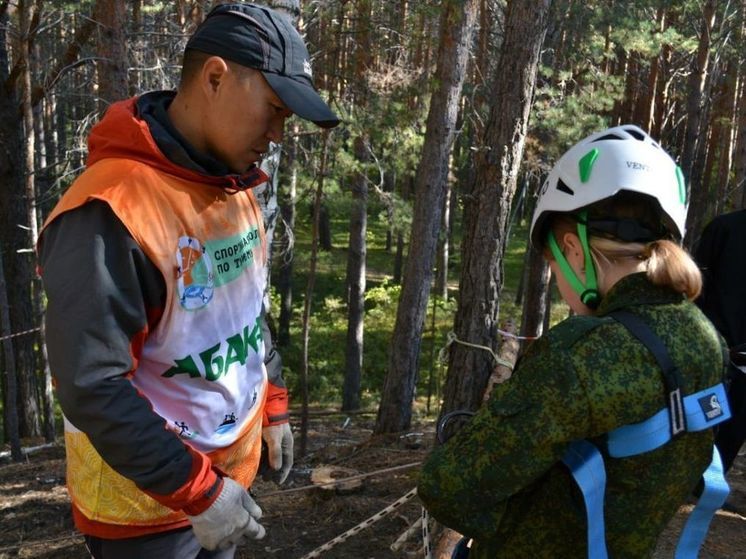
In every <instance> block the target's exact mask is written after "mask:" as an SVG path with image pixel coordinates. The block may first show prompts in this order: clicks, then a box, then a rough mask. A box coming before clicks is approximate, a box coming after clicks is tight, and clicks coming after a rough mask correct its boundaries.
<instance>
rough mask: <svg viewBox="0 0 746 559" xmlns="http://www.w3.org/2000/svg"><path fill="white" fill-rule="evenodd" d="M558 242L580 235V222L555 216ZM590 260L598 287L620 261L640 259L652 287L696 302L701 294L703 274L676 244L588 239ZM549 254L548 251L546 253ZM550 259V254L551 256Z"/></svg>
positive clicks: (553, 225)
mask: <svg viewBox="0 0 746 559" xmlns="http://www.w3.org/2000/svg"><path fill="white" fill-rule="evenodd" d="M551 227H552V229H553V230H554V234H555V236H556V237H557V239H561V238H562V236H563V235H564V234H565V233H574V234H577V221H576V220H575V219H573V218H572V217H570V216H568V215H562V214H556V215H555V216H554V218H553V219H552V224H551ZM588 243H589V245H590V248H591V257H592V258H593V263H594V265H595V266H596V275H597V276H598V280H599V284H601V283H602V282H603V277H604V272H605V270H607V269H608V268H609V267H610V266H614V265H616V263H617V261H618V260H620V259H637V260H639V261H640V263H641V264H642V266H641V268H642V269H641V271H644V272H645V274H646V275H647V278H648V280H649V281H650V282H651V283H652V284H653V285H658V286H661V287H668V288H670V289H672V290H674V291H675V292H677V293H681V294H683V295H686V297H687V298H688V299H689V300H693V299H696V298H697V296H698V295H699V294H700V292H701V291H702V273H701V272H700V270H699V268H698V267H697V264H695V262H694V260H693V259H692V257H691V256H690V255H689V253H688V252H687V251H686V250H685V249H684V248H682V247H681V246H679V245H678V244H677V243H675V242H674V241H670V240H668V239H658V240H656V241H652V242H649V243H629V242H624V241H619V240H616V239H609V238H606V237H600V236H597V235H593V234H591V235H589V238H588ZM547 252H548V251H545V253H547ZM548 256H549V257H550V258H551V254H548Z"/></svg>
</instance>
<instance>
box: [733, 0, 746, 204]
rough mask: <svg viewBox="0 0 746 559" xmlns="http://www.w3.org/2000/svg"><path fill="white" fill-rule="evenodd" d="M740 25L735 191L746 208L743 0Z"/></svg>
mask: <svg viewBox="0 0 746 559" xmlns="http://www.w3.org/2000/svg"><path fill="white" fill-rule="evenodd" d="M739 21H740V25H739V26H738V35H737V40H736V45H737V46H738V49H739V50H738V52H740V53H741V55H740V56H739V60H738V76H739V82H740V83H741V88H740V89H741V94H740V98H739V101H738V127H737V128H736V130H737V133H736V149H735V153H734V154H733V167H734V171H735V173H734V181H735V183H734V184H735V186H734V189H735V191H736V196H735V198H736V200H737V201H738V202H740V206H738V203H737V204H736V205H737V206H738V207H741V208H746V56H744V55H743V51H744V46H746V0H741V7H740V18H739Z"/></svg>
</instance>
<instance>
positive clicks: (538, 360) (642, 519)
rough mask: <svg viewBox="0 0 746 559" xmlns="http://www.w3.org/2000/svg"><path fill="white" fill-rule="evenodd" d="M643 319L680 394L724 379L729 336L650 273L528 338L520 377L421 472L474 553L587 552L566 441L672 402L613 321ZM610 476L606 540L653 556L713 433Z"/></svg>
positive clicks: (426, 495)
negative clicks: (592, 308)
mask: <svg viewBox="0 0 746 559" xmlns="http://www.w3.org/2000/svg"><path fill="white" fill-rule="evenodd" d="M617 309H627V310H629V311H631V312H634V313H636V314H637V315H638V316H640V317H641V318H642V319H643V320H645V322H647V324H648V325H649V326H650V328H651V329H652V330H653V332H655V333H656V334H657V335H658V336H659V337H660V338H661V340H662V341H663V343H664V344H665V345H666V347H667V349H668V351H669V353H670V356H671V358H672V359H673V361H674V363H675V364H676V365H678V367H679V368H680V370H681V374H682V378H683V392H684V395H687V394H691V393H693V392H696V391H699V390H702V389H704V388H706V387H708V386H711V385H713V384H716V383H718V382H720V381H721V380H722V376H723V372H724V368H723V353H722V352H723V347H724V346H723V342H722V339H721V338H720V336H719V335H718V333H717V332H716V330H715V328H714V327H713V326H712V324H711V323H710V322H709V321H708V320H707V318H705V316H704V315H703V314H702V313H701V312H700V311H699V309H697V307H696V306H694V305H693V304H691V303H689V302H688V301H686V300H685V299H684V297H683V296H682V295H679V294H677V293H674V292H673V291H671V290H669V289H666V288H661V287H656V286H654V285H652V284H651V283H650V282H649V281H648V280H647V279H646V277H645V275H644V274H634V275H631V276H627V277H625V278H623V279H622V280H620V281H619V282H618V283H617V284H616V285H615V286H614V287H613V288H612V289H611V290H610V292H609V293H608V294H607V295H606V297H605V298H604V300H603V301H602V303H601V306H600V307H599V308H598V311H597V313H596V316H594V317H581V316H575V317H571V318H568V319H567V320H564V321H563V322H561V323H560V324H558V325H557V326H555V327H554V328H552V329H551V330H549V332H547V333H546V335H544V336H543V337H542V338H541V339H539V340H537V341H536V342H534V343H533V345H532V346H531V347H530V348H529V350H528V351H527V353H526V355H525V356H524V358H523V359H522V360H521V361H520V362H519V364H518V366H517V367H516V371H515V373H514V375H513V377H512V378H511V379H510V380H509V381H508V382H506V383H504V384H502V385H498V386H497V387H495V390H494V391H493V394H492V397H491V398H490V400H489V401H488V402H487V403H486V404H485V405H484V406H483V407H482V408H481V409H480V410H479V411H478V412H477V414H476V415H475V416H474V417H473V418H472V419H471V421H470V422H469V423H468V424H466V425H465V426H464V427H463V428H462V429H461V430H460V431H459V432H458V433H457V434H456V435H455V436H454V437H452V438H451V440H449V441H448V442H447V443H446V444H444V445H443V446H440V447H438V448H436V449H435V450H434V451H433V452H432V454H431V455H430V456H429V458H428V459H427V461H426V463H425V464H424V466H423V469H422V473H421V477H420V481H419V487H418V490H419V495H420V498H421V499H422V501H423V502H424V503H425V506H426V507H427V508H428V510H429V511H430V512H431V514H432V515H433V516H434V517H435V518H436V519H437V520H439V521H440V522H442V523H443V524H445V525H447V526H449V527H451V528H453V529H454V530H458V531H459V532H461V533H462V534H464V535H466V536H469V537H472V538H474V540H475V544H474V545H473V546H472V550H471V555H470V558H471V559H478V558H490V559H495V558H501V559H502V558H512V557H520V558H526V557H530V558H531V559H539V558H544V557H546V558H551V559H561V558H573V559H578V558H582V557H585V556H587V551H588V550H587V541H586V520H585V507H584V504H583V500H582V495H581V493H580V491H579V489H578V488H577V486H576V485H575V482H574V481H573V479H572V477H571V476H570V474H569V472H568V470H567V468H566V467H565V466H564V465H563V464H562V463H561V462H560V459H561V457H562V455H563V454H564V453H565V450H566V449H567V446H568V444H569V443H570V442H572V441H574V440H577V439H589V440H591V441H592V442H594V443H596V444H597V445H599V447H600V448H602V449H603V445H602V443H603V440H604V434H605V433H607V432H609V431H611V430H612V429H615V428H617V427H620V426H622V425H627V424H630V423H637V422H640V421H643V420H645V419H647V418H649V417H650V416H652V415H653V414H655V413H656V412H658V411H659V410H660V409H662V408H663V407H664V406H665V389H664V385H663V377H662V373H661V371H660V369H659V368H658V365H657V364H656V362H655V359H654V358H653V356H652V354H651V353H650V351H649V350H648V349H647V348H646V347H645V346H643V345H642V344H641V343H640V342H639V341H638V340H637V339H636V338H634V337H633V335H632V334H631V333H630V332H629V331H627V329H626V328H625V327H624V326H622V325H621V324H619V323H618V322H616V321H615V320H613V319H612V318H610V317H607V316H606V317H605V316H604V315H606V314H607V313H609V312H611V311H613V310H617ZM602 453H603V456H604V461H605V464H606V471H607V487H606V497H605V520H606V541H607V546H608V550H609V556H610V557H614V558H635V559H639V558H641V557H650V556H651V555H652V553H653V550H654V548H655V545H656V540H657V537H658V535H659V534H660V532H661V531H662V530H663V528H664V527H665V526H666V524H667V523H668V521H669V520H670V519H671V517H672V516H673V515H674V513H675V512H676V510H677V509H678V507H679V505H681V504H682V503H683V502H684V500H685V499H686V497H687V496H688V495H689V494H691V492H692V490H693V489H694V487H695V486H696V485H697V482H698V481H699V479H700V476H701V474H702V472H703V471H704V470H705V468H706V467H707V466H708V464H709V462H710V459H711V455H712V433H711V431H709V430H708V431H703V432H699V433H685V434H684V435H682V436H680V437H677V438H676V439H675V440H673V441H671V442H669V443H668V444H666V445H664V446H663V447H661V448H659V449H656V450H654V451H651V452H649V453H646V454H642V455H638V456H633V457H630V458H623V459H613V458H610V457H609V456H608V454H607V453H606V452H605V451H603V450H602Z"/></svg>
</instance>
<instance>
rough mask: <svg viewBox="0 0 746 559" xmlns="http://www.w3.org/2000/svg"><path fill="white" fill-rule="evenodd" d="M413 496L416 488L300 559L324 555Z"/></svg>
mask: <svg viewBox="0 0 746 559" xmlns="http://www.w3.org/2000/svg"><path fill="white" fill-rule="evenodd" d="M415 495H417V488H416V487H415V488H414V489H412V490H411V491H410V492H409V493H407V494H406V495H404V496H403V497H400V498H399V499H397V500H396V501H394V502H393V503H391V504H390V505H389V506H387V507H386V508H385V509H383V510H381V511H379V512H377V513H376V514H374V515H373V516H371V517H370V518H368V519H366V520H363V521H362V522H361V523H360V524H358V525H357V526H354V527H353V528H350V529H349V530H347V531H346V532H345V533H343V534H340V535H339V536H337V537H336V538H334V539H333V540H329V541H328V542H326V543H325V544H324V545H322V546H321V547H317V548H316V549H314V550H313V551H312V552H311V553H308V554H306V555H304V556H303V557H301V559H314V557H321V554H322V553H324V552H325V551H329V550H330V549H332V548H333V547H334V546H336V545H337V544H339V543H342V542H343V541H346V540H348V539H349V538H351V537H352V536H354V535H355V534H357V533H358V532H361V531H362V530H365V529H366V528H368V527H369V526H372V525H373V524H375V523H376V522H378V521H379V520H381V519H382V518H385V517H386V516H388V515H389V514H391V513H392V512H394V511H395V510H396V509H398V508H399V507H400V506H402V505H403V504H404V503H406V502H407V501H409V500H411V499H413V498H414V497H415Z"/></svg>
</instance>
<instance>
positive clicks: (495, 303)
mask: <svg viewBox="0 0 746 559" xmlns="http://www.w3.org/2000/svg"><path fill="white" fill-rule="evenodd" d="M550 3H551V1H550V0H541V1H535V0H513V1H512V2H510V3H509V4H508V9H507V14H506V21H505V38H504V40H503V44H502V46H501V48H500V58H499V64H498V66H497V67H498V68H500V72H499V74H496V75H495V76H493V83H492V89H491V91H492V92H493V97H492V98H493V99H494V102H493V103H494V104H493V105H492V107H491V109H490V116H489V120H488V123H487V127H486V129H485V140H484V142H483V144H484V145H485V146H489V147H490V149H489V150H488V151H485V152H484V153H481V154H480V156H479V159H478V167H477V179H476V182H475V184H474V185H473V188H472V192H471V193H469V194H470V195H469V196H467V197H465V200H467V201H466V202H465V207H464V224H465V231H464V240H463V245H462V246H463V255H464V256H463V260H462V265H461V279H460V282H459V306H458V310H457V312H456V318H455V324H454V330H455V333H456V336H457V337H458V339H459V340H463V341H465V342H469V343H472V344H479V345H484V346H486V347H489V348H491V349H492V350H493V351H495V349H496V345H497V326H498V323H497V321H498V316H499V295H500V291H501V289H502V285H503V278H502V260H503V254H504V252H505V247H506V233H507V228H508V220H509V211H508V210H507V209H508V208H510V206H511V201H512V199H513V195H514V194H515V189H516V177H517V175H518V173H517V171H518V167H519V165H520V161H521V158H522V153H523V144H524V141H525V137H526V129H527V126H528V116H529V112H530V109H531V103H532V97H533V91H534V86H535V83H536V72H537V67H538V60H539V53H540V51H541V46H542V43H543V40H544V35H545V33H546V28H547V23H548V13H549V6H550ZM504 76H511V79H509V80H506V79H504ZM493 367H494V363H493V360H492V357H491V355H490V354H489V353H488V352H486V351H483V350H476V349H473V348H470V347H467V346H464V345H460V344H454V345H453V346H451V351H450V357H449V366H448V378H447V380H446V387H445V391H444V397H443V399H444V403H443V408H442V410H441V414H443V413H446V412H449V411H452V410H456V409H470V410H473V409H476V408H477V407H479V405H480V404H481V403H482V394H483V393H484V389H485V387H486V385H487V381H488V379H489V377H490V374H491V372H492V369H493Z"/></svg>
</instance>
